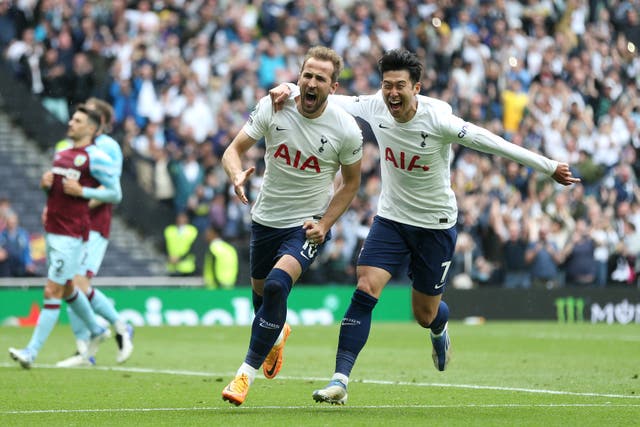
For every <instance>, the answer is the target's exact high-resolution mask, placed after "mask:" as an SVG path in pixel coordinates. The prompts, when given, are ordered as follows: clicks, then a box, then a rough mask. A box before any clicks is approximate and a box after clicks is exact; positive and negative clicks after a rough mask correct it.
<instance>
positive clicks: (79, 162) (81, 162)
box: [73, 154, 87, 168]
mask: <svg viewBox="0 0 640 427" xmlns="http://www.w3.org/2000/svg"><path fill="white" fill-rule="evenodd" d="M86 161H87V156H85V155H84V154H79V155H77V156H76V157H75V158H74V159H73V165H74V166H75V167H78V168H79V167H80V166H82V165H84V164H85V162H86Z"/></svg>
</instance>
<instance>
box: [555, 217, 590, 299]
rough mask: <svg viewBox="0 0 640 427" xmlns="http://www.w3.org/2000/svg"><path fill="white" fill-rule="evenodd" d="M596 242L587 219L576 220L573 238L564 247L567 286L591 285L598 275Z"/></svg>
mask: <svg viewBox="0 0 640 427" xmlns="http://www.w3.org/2000/svg"><path fill="white" fill-rule="evenodd" d="M595 249H596V243H595V240H594V239H593V238H592V237H591V230H590V229H589V226H588V224H587V221H586V219H583V218H580V219H578V220H577V221H576V227H575V230H574V231H573V233H572V235H571V238H570V239H569V241H568V242H567V244H566V245H565V247H564V248H563V250H562V251H563V255H562V256H563V258H564V262H565V265H564V268H565V272H566V276H565V282H566V284H567V286H583V287H585V286H591V285H593V284H594V282H595V280H596V275H597V264H596V258H595Z"/></svg>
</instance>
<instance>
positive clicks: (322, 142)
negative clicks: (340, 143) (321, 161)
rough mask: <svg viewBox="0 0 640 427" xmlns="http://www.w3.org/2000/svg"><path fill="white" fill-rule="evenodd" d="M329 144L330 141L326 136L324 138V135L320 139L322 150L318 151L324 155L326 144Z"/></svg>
mask: <svg viewBox="0 0 640 427" xmlns="http://www.w3.org/2000/svg"><path fill="white" fill-rule="evenodd" d="M327 142H329V140H328V139H327V137H326V136H324V135H322V136H321V137H320V144H322V145H321V146H320V148H318V151H319V152H321V153H322V152H323V151H324V144H326V143H327Z"/></svg>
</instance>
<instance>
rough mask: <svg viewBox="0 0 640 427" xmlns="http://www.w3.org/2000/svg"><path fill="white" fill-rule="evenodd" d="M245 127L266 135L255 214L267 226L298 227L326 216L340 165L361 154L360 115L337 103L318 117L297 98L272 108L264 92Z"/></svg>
mask: <svg viewBox="0 0 640 427" xmlns="http://www.w3.org/2000/svg"><path fill="white" fill-rule="evenodd" d="M243 130H244V131H245V132H246V134H247V135H249V136H250V137H251V138H253V139H255V140H259V139H260V138H262V137H264V139H265V145H266V152H265V156H264V159H265V164H266V169H265V173H264V180H263V183H262V187H261V189H260V192H259V194H258V197H257V199H256V202H255V204H254V205H253V207H252V209H251V214H252V219H253V220H254V221H256V222H257V223H260V224H262V225H265V226H268V227H274V228H286V227H294V226H297V225H302V224H303V222H304V221H305V220H307V219H312V218H313V217H320V216H322V215H323V214H324V213H325V211H326V210H327V207H328V206H329V202H330V200H331V197H332V196H333V191H334V189H333V182H334V178H335V176H336V173H337V172H338V170H339V169H340V165H351V164H354V163H356V162H357V161H358V160H360V159H361V158H362V133H361V131H360V128H359V127H358V124H357V123H356V120H355V119H354V118H353V116H351V115H350V114H348V113H347V112H345V111H344V110H343V109H342V108H340V107H338V106H337V105H335V104H333V103H328V105H327V108H326V109H325V111H324V112H323V113H322V115H321V116H320V117H318V118H315V119H308V118H306V117H304V116H302V115H301V114H300V113H299V112H298V110H297V108H296V104H295V100H294V99H293V98H289V99H288V100H287V101H286V102H285V104H284V106H283V109H282V110H281V111H278V112H277V113H274V112H273V108H272V105H271V99H270V97H269V96H266V97H264V98H262V99H261V100H260V102H259V103H258V105H257V106H256V108H255V109H254V110H253V112H252V113H251V116H250V117H249V120H248V121H247V123H246V124H245V125H244V127H243Z"/></svg>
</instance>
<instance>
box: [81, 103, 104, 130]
mask: <svg viewBox="0 0 640 427" xmlns="http://www.w3.org/2000/svg"><path fill="white" fill-rule="evenodd" d="M76 111H79V112H81V113H84V114H86V115H87V117H88V118H89V121H90V122H91V123H93V124H94V125H95V126H96V131H97V129H100V127H101V126H102V117H100V113H99V112H97V111H96V110H93V109H91V108H88V107H87V106H86V105H85V104H79V105H78V108H76Z"/></svg>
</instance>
